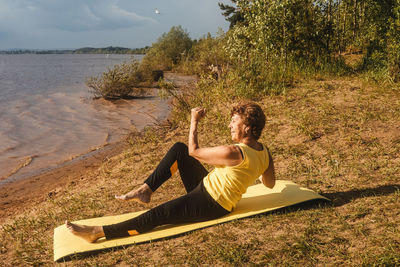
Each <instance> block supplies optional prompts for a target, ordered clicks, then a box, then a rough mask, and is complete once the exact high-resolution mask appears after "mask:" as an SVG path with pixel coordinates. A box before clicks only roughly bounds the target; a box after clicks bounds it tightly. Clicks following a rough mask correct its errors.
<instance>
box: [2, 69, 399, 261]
mask: <svg viewBox="0 0 400 267" xmlns="http://www.w3.org/2000/svg"><path fill="white" fill-rule="evenodd" d="M203 93H204V92H203ZM221 97H222V96H221ZM226 99H227V98H224V100H226ZM217 100H218V99H217ZM217 100H215V103H214V104H213V102H212V101H211V100H210V99H208V98H207V101H208V102H209V104H208V108H209V115H208V118H207V120H206V121H205V122H204V123H205V124H207V123H208V125H212V126H213V127H208V128H206V127H205V126H204V124H203V125H202V126H201V131H200V144H201V145H204V146H205V145H216V144H222V143H225V142H226V141H227V140H229V136H228V134H229V132H228V131H227V128H226V126H227V121H225V119H226V116H225V115H224V114H226V113H227V112H228V108H229V105H227V104H226V103H220V102H218V101H217ZM208 102H207V103H208ZM257 102H258V103H260V104H261V105H262V107H263V108H264V110H265V111H266V113H267V128H266V130H265V132H264V133H263V135H262V139H261V141H262V142H264V143H266V144H267V145H268V146H269V147H270V149H271V151H272V153H273V155H274V159H275V165H276V169H277V170H276V171H277V176H278V177H277V178H278V179H287V180H292V181H294V182H296V183H298V184H300V185H302V186H306V187H309V188H311V189H313V190H315V191H317V192H320V193H321V194H323V195H325V196H327V197H328V198H330V199H331V200H332V203H331V204H329V205H311V206H310V205H308V206H307V207H294V208H288V209H284V210H280V211H277V212H273V213H269V214H265V215H258V216H254V217H251V218H246V219H241V220H236V221H233V222H229V223H225V224H222V225H217V226H214V227H210V228H206V229H202V230H198V231H194V232H191V233H188V234H185V235H182V236H179V237H176V238H170V239H165V240H161V241H157V242H151V243H147V244H141V245H133V246H129V247H127V248H125V249H119V250H113V251H108V252H102V253H99V254H96V255H91V256H87V257H76V259H74V260H73V261H71V262H67V263H61V264H56V265H67V266H70V265H71V266H72V265H73V266H88V265H90V266H93V265H95V266H111V265H112V266H127V265H129V266H135V265H136V266H139V265H140V266H143V265H155V266H164V265H188V266H198V265H223V266H231V265H234V266H242V265H244V266H266V265H270V266H293V265H294V266H298V265H304V266H314V265H322V266H325V265H326V266H396V265H397V266H398V265H400V223H399V222H400V210H399V206H400V179H399V178H400V177H399V173H400V167H399V166H400V161H399V158H400V157H399V155H400V135H399V134H400V131H399V129H400V91H399V90H397V89H393V88H391V87H390V86H388V85H386V86H385V87H381V86H379V85H377V84H376V83H374V82H372V83H371V82H369V81H366V80H363V79H360V78H358V77H347V78H319V79H316V80H305V81H301V82H298V83H296V84H295V85H294V87H293V88H290V89H288V90H287V91H286V94H285V95H277V96H265V97H263V98H262V99H259V100H258V101H257ZM184 117H185V116H184V115H183V116H182V117H181V118H184ZM173 125H174V126H173V127H171V128H168V127H160V128H158V129H147V130H145V131H143V132H141V133H132V135H131V136H130V138H129V139H128V140H129V143H130V144H131V146H130V148H129V149H128V150H126V151H125V152H124V153H123V154H121V155H119V156H116V157H114V158H111V159H109V160H108V161H107V162H104V164H103V165H102V167H101V168H99V170H97V171H95V172H93V173H90V174H89V175H88V177H87V178H86V179H84V180H78V181H75V182H73V183H71V184H69V185H68V186H67V187H66V188H63V189H62V190H60V192H58V193H57V194H56V195H50V196H49V197H48V199H47V200H45V201H44V202H42V203H40V205H35V206H33V207H29V208H27V210H26V212H25V213H23V214H20V215H18V216H16V217H15V218H10V220H9V221H8V222H7V223H5V224H3V225H2V226H1V230H0V253H1V256H0V264H1V265H2V266H14V265H19V266H21V265H35V266H37V265H46V266H47V265H54V263H53V261H52V234H53V229H54V228H55V227H57V226H58V225H60V224H62V223H63V222H64V220H65V219H69V220H77V219H84V218H90V217H96V216H106V215H112V214H121V213H125V212H132V211H138V210H141V209H145V208H150V207H153V206H155V205H157V204H159V203H162V202H164V201H167V200H169V199H171V198H173V197H176V196H179V195H181V194H183V193H184V189H183V186H182V185H181V183H180V181H179V177H178V176H177V175H175V176H174V177H173V178H172V179H170V180H169V181H168V182H167V183H166V184H164V185H163V186H162V187H161V188H160V189H159V191H158V192H157V193H156V194H154V197H153V199H152V202H151V204H148V205H145V206H143V205H139V204H137V203H135V202H129V203H120V202H117V201H114V200H113V196H114V194H116V193H122V192H126V191H127V190H130V189H131V188H133V187H135V186H137V185H138V184H140V183H142V181H143V180H144V179H145V178H146V177H147V176H148V175H149V174H150V173H151V171H152V169H153V168H154V167H155V166H156V164H157V162H158V161H159V160H160V159H161V158H162V156H163V155H164V154H165V153H166V151H167V150H168V148H169V147H170V146H171V145H172V144H173V143H175V142H177V141H182V142H186V139H187V134H188V125H187V122H185V121H184V120H183V121H182V122H177V123H174V124H173ZM208 167H209V166H208Z"/></svg>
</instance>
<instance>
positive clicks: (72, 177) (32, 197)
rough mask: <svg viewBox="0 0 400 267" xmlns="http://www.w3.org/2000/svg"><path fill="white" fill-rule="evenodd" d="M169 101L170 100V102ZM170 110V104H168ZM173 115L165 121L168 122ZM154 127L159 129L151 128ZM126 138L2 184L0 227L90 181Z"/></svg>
mask: <svg viewBox="0 0 400 267" xmlns="http://www.w3.org/2000/svg"><path fill="white" fill-rule="evenodd" d="M164 74H165V79H166V80H168V81H172V82H174V83H175V84H176V85H177V86H178V87H180V86H184V85H185V84H188V83H191V82H193V81H195V80H196V77H195V76H189V75H182V74H178V73H171V72H166V73H164ZM169 101H170V100H169ZM168 105H169V106H170V105H171V104H170V103H168ZM169 116H170V114H169V115H168V116H167V117H166V119H165V120H163V121H167V120H168V118H169ZM151 127H157V126H156V125H155V126H151ZM126 136H127V135H124V137H122V138H121V139H120V140H119V141H117V142H114V143H109V144H106V145H103V146H101V147H99V148H97V149H94V150H91V151H88V152H86V153H84V154H81V155H79V156H77V157H75V158H73V159H71V160H67V161H64V162H62V163H60V164H58V165H57V166H55V167H50V168H48V169H45V170H44V171H43V170H42V171H40V170H39V171H38V173H34V174H33V175H28V176H26V177H23V178H16V179H15V180H13V181H11V182H3V183H0V223H4V222H5V221H7V220H9V219H12V218H15V217H16V216H18V215H19V214H21V213H22V212H23V211H25V210H26V208H27V207H30V206H34V205H35V204H39V203H40V202H42V201H44V200H45V199H46V198H49V197H52V196H54V195H56V194H57V193H58V192H60V191H61V190H62V188H63V187H65V186H68V185H69V184H75V183H77V182H79V181H81V180H91V179H92V178H93V175H95V173H96V171H98V169H99V168H100V167H101V165H102V164H103V162H104V161H106V160H107V159H109V158H112V157H115V156H118V155H120V154H121V153H123V151H124V150H125V149H126V148H127V147H128V143H127V142H126V141H125V137H126Z"/></svg>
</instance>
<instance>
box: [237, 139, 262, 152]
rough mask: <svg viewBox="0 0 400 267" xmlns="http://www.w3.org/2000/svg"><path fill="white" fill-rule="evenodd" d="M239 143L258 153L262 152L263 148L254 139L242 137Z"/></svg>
mask: <svg viewBox="0 0 400 267" xmlns="http://www.w3.org/2000/svg"><path fill="white" fill-rule="evenodd" d="M239 143H243V144H245V145H247V146H249V147H251V148H253V149H255V150H258V151H261V150H263V146H262V145H261V143H259V142H258V141H257V140H256V139H254V138H251V137H244V138H242V139H241V140H240V141H239Z"/></svg>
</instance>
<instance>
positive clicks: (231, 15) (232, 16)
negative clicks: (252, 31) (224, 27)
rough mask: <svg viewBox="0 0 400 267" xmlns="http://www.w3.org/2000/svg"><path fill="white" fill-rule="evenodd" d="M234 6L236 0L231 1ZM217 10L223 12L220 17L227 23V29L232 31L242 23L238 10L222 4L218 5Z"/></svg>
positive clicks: (241, 16)
mask: <svg viewBox="0 0 400 267" xmlns="http://www.w3.org/2000/svg"><path fill="white" fill-rule="evenodd" d="M231 1H232V2H233V3H234V4H236V3H237V0H231ZM218 5H219V8H220V9H221V10H222V11H224V12H223V13H222V15H224V16H225V19H226V20H227V21H229V28H230V29H232V28H233V26H235V25H236V24H237V23H239V22H243V21H244V18H243V15H242V13H241V12H240V10H238V9H237V8H235V7H234V6H230V5H225V4H223V3H218Z"/></svg>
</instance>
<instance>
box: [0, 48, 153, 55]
mask: <svg viewBox="0 0 400 267" xmlns="http://www.w3.org/2000/svg"><path fill="white" fill-rule="evenodd" d="M149 48H150V47H149V46H146V47H143V48H133V49H131V48H125V47H118V46H108V47H104V48H95V47H82V48H78V49H19V48H18V49H6V50H0V55H1V54H2V55H19V54H132V55H133V54H136V55H144V54H146V52H147V50H148V49H149Z"/></svg>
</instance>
